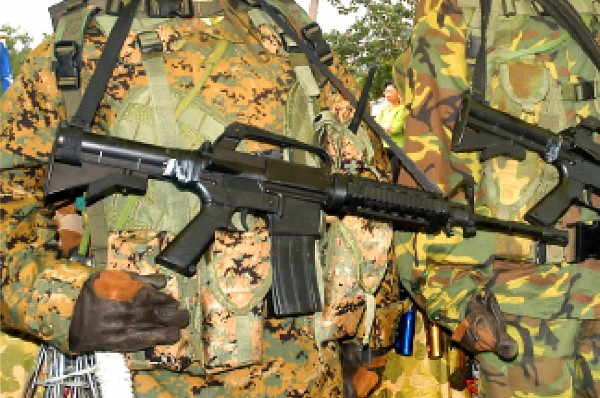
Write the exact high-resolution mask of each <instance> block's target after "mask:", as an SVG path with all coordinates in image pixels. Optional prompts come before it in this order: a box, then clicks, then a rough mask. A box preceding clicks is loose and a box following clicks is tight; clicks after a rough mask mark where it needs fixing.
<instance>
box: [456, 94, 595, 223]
mask: <svg viewBox="0 0 600 398" xmlns="http://www.w3.org/2000/svg"><path fill="white" fill-rule="evenodd" d="M599 129H600V120H598V119H595V118H591V117H588V118H586V119H584V120H583V121H582V122H581V123H580V124H579V125H577V126H575V127H571V128H568V129H566V130H564V131H562V132H561V133H559V134H555V133H553V132H551V131H549V130H545V129H543V128H541V127H538V126H535V125H532V124H529V123H526V122H524V121H522V120H520V119H518V118H516V117H513V116H511V115H509V114H506V113H504V112H500V111H498V110H495V109H493V108H491V107H489V106H487V105H485V104H483V103H481V102H478V101H476V100H475V99H473V98H472V97H471V96H470V95H468V94H466V95H464V96H463V102H462V109H461V112H460V115H459V117H458V119H457V121H456V124H455V126H454V131H453V134H452V150H454V151H456V152H468V151H481V153H480V159H481V160H482V161H485V160H487V159H490V158H493V157H495V156H507V157H510V158H513V159H517V160H523V159H524V158H525V151H526V150H527V151H532V152H535V153H537V154H538V155H539V156H540V157H541V158H542V159H544V160H545V161H546V162H547V163H551V164H553V165H554V166H555V167H556V169H557V170H558V173H559V177H560V181H559V184H558V185H557V186H556V187H555V188H554V189H553V190H552V191H551V192H550V193H549V194H548V195H547V196H546V197H544V198H543V199H542V200H541V201H540V202H538V203H537V204H536V205H535V206H534V207H533V208H531V209H530V210H529V211H528V212H527V213H526V214H525V219H526V220H527V221H529V222H530V223H532V224H535V225H543V226H550V225H554V224H555V223H556V221H557V220H558V219H559V218H560V217H561V216H562V215H563V214H565V212H566V211H567V210H568V209H569V208H570V207H571V206H572V205H573V204H575V203H576V204H579V205H581V206H585V207H589V208H591V209H592V210H594V211H596V212H600V208H596V207H593V205H592V201H591V195H592V194H593V193H596V194H598V193H600V144H598V143H596V142H594V133H595V132H597V131H598V130H599ZM586 194H587V197H585V196H586Z"/></svg>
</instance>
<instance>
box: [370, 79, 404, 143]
mask: <svg viewBox="0 0 600 398" xmlns="http://www.w3.org/2000/svg"><path fill="white" fill-rule="evenodd" d="M383 96H384V98H385V104H384V105H383V106H382V107H381V110H380V111H379V113H378V114H377V115H376V116H375V120H376V121H377V122H378V123H379V124H380V125H381V127H383V130H384V131H385V132H386V133H388V134H389V135H390V136H391V137H392V138H393V139H394V142H396V144H398V146H399V147H400V148H402V145H403V144H404V116H405V106H404V103H403V100H402V95H400V91H399V90H398V87H396V84H394V82H392V81H389V82H386V83H385V84H384V86H383Z"/></svg>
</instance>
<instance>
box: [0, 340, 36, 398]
mask: <svg viewBox="0 0 600 398" xmlns="http://www.w3.org/2000/svg"><path fill="white" fill-rule="evenodd" d="M39 349H40V346H39V344H36V343H34V342H32V341H28V340H26V339H23V338H21V337H20V336H18V335H14V334H12V333H9V332H7V331H4V330H3V331H0V357H1V358H2V359H1V360H0V397H2V398H21V397H22V396H23V391H24V389H25V385H26V383H27V380H28V379H29V375H30V374H31V372H33V370H34V369H35V366H36V358H37V353H38V351H39Z"/></svg>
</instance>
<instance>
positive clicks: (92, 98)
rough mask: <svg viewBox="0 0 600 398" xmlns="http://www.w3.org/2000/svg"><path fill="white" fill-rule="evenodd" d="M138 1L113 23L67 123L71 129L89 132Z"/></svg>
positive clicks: (129, 4) (129, 6) (122, 11)
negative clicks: (94, 66) (82, 92)
mask: <svg viewBox="0 0 600 398" xmlns="http://www.w3.org/2000/svg"><path fill="white" fill-rule="evenodd" d="M139 2H140V0H131V1H129V3H127V5H125V6H124V7H123V8H122V9H121V12H120V13H119V17H118V18H117V21H116V22H115V25H114V27H113V29H112V30H111V32H110V35H109V36H108V40H107V41H106V47H105V49H104V51H102V55H101V56H100V59H99V60H98V65H97V67H96V70H95V71H94V74H93V75H92V78H91V79H90V82H89V84H88V86H87V88H86V90H85V93H84V94H83V98H82V99H81V102H80V103H79V107H78V108H77V112H76V113H75V115H74V116H73V118H72V119H71V121H70V122H69V124H70V125H71V126H72V127H77V128H80V129H82V130H89V128H90V126H91V124H92V120H93V119H94V115H95V114H96V111H97V109H98V105H100V101H101V100H102V96H103V95H104V90H105V88H106V85H107V83H108V79H110V76H111V75H112V72H113V69H114V67H115V65H116V63H117V60H118V59H119V53H120V51H121V47H122V46H123V43H124V42H125V38H126V37H127V34H128V33H129V29H130V28H131V24H132V22H133V18H134V17H135V13H136V11H137V8H138V4H139Z"/></svg>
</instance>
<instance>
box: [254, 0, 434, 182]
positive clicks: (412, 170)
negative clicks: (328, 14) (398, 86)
mask: <svg viewBox="0 0 600 398" xmlns="http://www.w3.org/2000/svg"><path fill="white" fill-rule="evenodd" d="M257 3H258V4H259V5H260V7H261V8H262V9H263V11H265V12H266V13H267V15H269V16H270V17H271V19H272V20H273V21H274V22H275V23H276V24H277V25H278V26H279V27H280V28H281V29H282V30H283V32H284V33H285V34H286V35H287V36H289V37H290V38H292V39H293V40H294V41H295V42H296V45H297V46H298V47H299V48H300V49H301V50H302V52H303V53H304V54H306V56H307V57H308V59H309V60H310V61H311V62H312V64H313V65H314V66H315V67H316V68H317V69H318V70H319V72H321V74H323V76H325V77H326V78H327V79H328V80H329V81H330V82H331V84H333V86H334V87H335V88H336V89H337V90H338V91H339V92H340V94H342V96H343V97H344V98H345V99H346V100H347V101H348V102H350V104H352V106H354V108H355V109H356V108H357V105H358V101H357V100H356V98H355V97H354V95H353V94H352V93H351V92H350V90H348V88H347V87H346V86H345V85H344V83H343V82H342V81H341V80H340V79H338V78H337V77H336V76H335V75H334V74H333V73H332V72H331V71H330V70H329V67H328V66H327V65H325V64H324V63H323V62H322V61H321V59H320V58H319V56H318V55H317V53H316V52H315V51H313V49H312V48H310V47H309V45H308V44H307V43H306V41H305V40H304V39H302V38H301V37H300V35H298V33H297V32H296V29H294V27H293V26H292V25H290V23H289V21H288V20H287V19H286V18H285V17H284V16H283V15H282V14H281V13H280V12H279V10H278V9H277V8H276V7H274V6H272V5H271V4H269V3H268V2H267V0H257ZM357 111H358V112H360V110H357ZM362 118H363V120H364V121H365V122H366V123H367V125H368V126H369V127H370V128H371V129H373V130H374V131H375V133H377V135H378V136H379V137H380V138H381V139H383V140H384V141H385V142H386V143H387V144H388V145H389V147H390V148H391V150H392V151H393V152H394V154H395V155H396V156H397V157H398V159H399V160H400V162H401V163H402V165H403V166H404V168H406V170H407V171H408V173H409V174H410V175H411V176H412V177H413V178H414V180H415V182H416V183H417V184H419V186H420V187H421V188H423V189H424V190H425V191H428V192H435V193H438V194H441V193H442V192H441V190H440V189H439V188H438V186H437V185H435V184H434V183H433V182H431V181H430V180H429V179H428V178H427V176H426V175H425V173H423V172H422V171H421V170H420V169H419V168H418V167H417V166H416V164H415V163H414V162H413V161H412V160H411V159H410V158H409V157H408V156H407V155H406V153H405V152H404V151H403V150H402V149H401V148H400V147H399V146H398V145H397V144H396V143H395V142H394V140H393V139H392V138H391V137H390V136H389V135H388V134H386V133H385V131H384V130H383V128H382V127H381V126H380V125H379V124H378V123H377V122H376V121H375V119H374V118H373V117H372V116H371V115H370V114H369V113H368V112H363V115H362Z"/></svg>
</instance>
